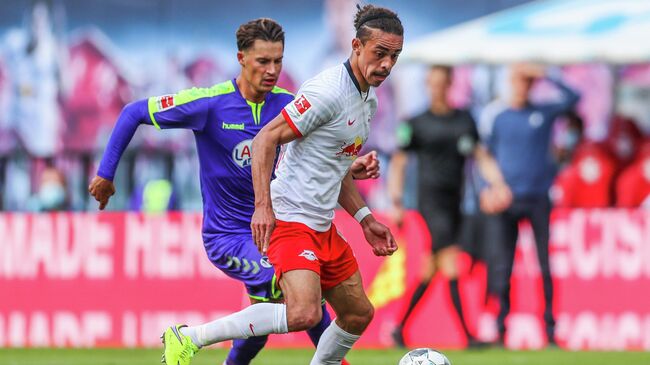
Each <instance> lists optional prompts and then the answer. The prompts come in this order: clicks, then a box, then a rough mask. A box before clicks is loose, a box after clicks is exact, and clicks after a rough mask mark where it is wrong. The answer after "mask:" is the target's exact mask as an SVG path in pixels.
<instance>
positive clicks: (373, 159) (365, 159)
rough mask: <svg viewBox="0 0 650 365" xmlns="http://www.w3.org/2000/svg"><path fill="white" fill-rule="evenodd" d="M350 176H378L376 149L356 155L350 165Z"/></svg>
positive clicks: (363, 177)
mask: <svg viewBox="0 0 650 365" xmlns="http://www.w3.org/2000/svg"><path fill="white" fill-rule="evenodd" d="M350 171H351V172H352V176H353V177H354V178H355V179H357V180H365V179H377V178H379V175H380V174H379V160H378V159H377V151H371V152H370V153H367V154H365V155H363V156H361V157H357V158H356V159H355V160H354V162H352V166H350Z"/></svg>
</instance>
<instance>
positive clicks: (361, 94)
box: [343, 58, 370, 101]
mask: <svg viewBox="0 0 650 365" xmlns="http://www.w3.org/2000/svg"><path fill="white" fill-rule="evenodd" d="M343 66H345V69H346V70H347V71H348V75H349V76H350V78H351V79H352V83H354V86H355V87H356V88H357V91H358V92H359V96H361V98H362V99H363V101H366V100H368V95H370V87H369V88H368V91H367V92H366V93H365V94H366V95H365V96H364V95H363V94H364V92H363V91H361V86H360V85H359V80H357V77H356V76H354V72H353V71H352V65H350V59H349V58H348V59H347V60H346V61H345V62H344V63H343Z"/></svg>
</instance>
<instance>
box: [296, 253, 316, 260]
mask: <svg viewBox="0 0 650 365" xmlns="http://www.w3.org/2000/svg"><path fill="white" fill-rule="evenodd" d="M298 256H302V257H304V258H306V259H307V260H309V261H316V260H318V257H316V254H315V253H314V251H311V250H303V251H302V253H301V254H300V255H298Z"/></svg>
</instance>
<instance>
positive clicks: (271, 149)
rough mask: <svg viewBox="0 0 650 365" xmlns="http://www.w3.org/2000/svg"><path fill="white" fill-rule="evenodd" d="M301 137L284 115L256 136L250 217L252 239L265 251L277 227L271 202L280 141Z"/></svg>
mask: <svg viewBox="0 0 650 365" xmlns="http://www.w3.org/2000/svg"><path fill="white" fill-rule="evenodd" d="M296 138H298V136H297V135H296V134H295V133H294V131H293V130H292V129H291V127H289V124H287V122H286V121H285V119H284V117H283V116H282V115H278V116H277V117H275V119H273V120H272V121H271V122H270V123H269V124H267V125H266V126H265V127H264V128H262V130H260V132H259V133H258V134H257V135H256V136H255V138H253V145H252V155H253V156H252V160H253V161H252V162H251V169H252V171H251V172H252V174H253V190H254V191H255V212H254V213H253V217H252V218H251V231H252V233H253V241H254V242H255V244H256V245H257V248H258V249H259V250H260V252H261V253H262V254H266V250H267V248H268V247H269V241H270V240H271V233H272V232H273V229H274V228H275V214H274V213H273V206H272V205H271V189H270V188H271V186H270V184H271V173H272V172H273V162H274V161H275V150H276V148H277V146H278V145H281V144H285V143H288V142H291V141H293V140H294V139H296Z"/></svg>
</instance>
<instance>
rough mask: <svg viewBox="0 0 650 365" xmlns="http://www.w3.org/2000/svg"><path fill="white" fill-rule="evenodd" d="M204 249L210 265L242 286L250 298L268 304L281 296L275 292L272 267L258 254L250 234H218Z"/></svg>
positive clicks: (266, 259)
mask: <svg viewBox="0 0 650 365" xmlns="http://www.w3.org/2000/svg"><path fill="white" fill-rule="evenodd" d="M204 246H205V252H206V253H207V255H208V258H209V259H210V261H211V262H212V264H213V265H214V266H216V267H218V268H219V269H220V270H221V271H223V272H224V273H225V274H226V275H228V276H230V277H231V278H233V279H236V280H239V281H241V282H242V283H244V285H245V286H246V291H247V292H248V296H250V297H251V298H253V299H257V300H260V301H268V300H270V299H278V298H280V297H281V293H280V291H279V290H277V289H275V271H274V269H273V266H272V265H271V263H270V262H269V259H268V258H267V257H266V256H262V254H260V252H259V251H258V249H257V246H256V245H255V243H254V242H253V236H252V235H251V234H250V233H244V234H242V233H235V234H220V235H217V236H216V237H215V238H214V239H212V240H210V242H206V243H204Z"/></svg>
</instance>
